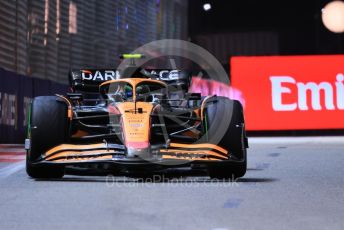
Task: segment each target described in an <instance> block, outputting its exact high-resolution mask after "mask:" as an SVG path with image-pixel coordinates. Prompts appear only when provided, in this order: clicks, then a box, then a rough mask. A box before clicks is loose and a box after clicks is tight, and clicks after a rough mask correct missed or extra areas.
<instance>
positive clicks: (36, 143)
mask: <svg viewBox="0 0 344 230" xmlns="http://www.w3.org/2000/svg"><path fill="white" fill-rule="evenodd" d="M29 122H30V126H29V127H30V129H29V138H30V140H31V143H30V150H28V152H27V156H26V172H27V174H28V175H29V176H30V177H33V178H61V177H63V175H64V167H63V166H55V165H51V166H50V165H44V166H43V165H39V164H34V162H36V161H39V160H40V159H41V157H42V154H44V153H45V152H46V151H48V150H49V149H51V148H53V147H55V146H57V145H60V144H62V143H64V142H65V141H66V139H67V133H68V118H67V105H66V104H65V102H63V101H60V100H59V97H56V96H42V97H36V98H34V100H33V102H32V104H31V116H30V120H29Z"/></svg>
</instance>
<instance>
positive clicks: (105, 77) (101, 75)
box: [81, 70, 119, 81]
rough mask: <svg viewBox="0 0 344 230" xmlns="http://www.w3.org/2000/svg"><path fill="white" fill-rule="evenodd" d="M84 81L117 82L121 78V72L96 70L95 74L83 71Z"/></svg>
mask: <svg viewBox="0 0 344 230" xmlns="http://www.w3.org/2000/svg"><path fill="white" fill-rule="evenodd" d="M81 77H82V80H88V81H110V80H116V79H118V78H119V71H118V70H116V71H114V70H105V71H99V70H96V71H95V72H92V71H89V70H82V71H81Z"/></svg>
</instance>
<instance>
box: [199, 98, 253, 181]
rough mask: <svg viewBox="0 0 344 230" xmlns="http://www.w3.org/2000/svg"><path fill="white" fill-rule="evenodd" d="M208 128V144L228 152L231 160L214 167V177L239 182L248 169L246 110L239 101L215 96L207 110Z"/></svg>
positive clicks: (210, 167)
mask: <svg viewBox="0 0 344 230" xmlns="http://www.w3.org/2000/svg"><path fill="white" fill-rule="evenodd" d="M204 122H206V124H205V126H206V127H208V129H207V136H208V142H210V143H212V144H216V145H218V146H220V147H222V148H224V149H226V150H228V152H229V155H228V157H229V158H232V159H231V160H228V161H222V162H220V163H219V164H216V163H214V164H211V165H209V167H208V173H209V176H210V177H211V178H221V179H223V178H227V179H236V178H238V177H243V176H244V175H245V173H246V169H247V156H246V148H247V147H248V146H247V139H246V132H245V121H244V114H243V107H242V105H241V103H240V102H239V101H237V100H231V99H228V98H226V97H214V98H213V99H211V100H210V103H208V104H207V107H206V110H205V121H204Z"/></svg>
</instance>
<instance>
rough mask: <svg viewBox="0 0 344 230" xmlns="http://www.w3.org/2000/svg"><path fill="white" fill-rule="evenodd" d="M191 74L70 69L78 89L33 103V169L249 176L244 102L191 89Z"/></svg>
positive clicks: (54, 173)
mask: <svg viewBox="0 0 344 230" xmlns="http://www.w3.org/2000/svg"><path fill="white" fill-rule="evenodd" d="M138 56H139V55H127V56H126V58H135V57H138ZM190 76H191V75H190V74H188V73H187V72H186V71H180V70H157V69H154V70H152V69H150V70H147V69H143V68H137V67H127V68H126V69H125V70H124V71H117V70H90V69H84V70H77V71H71V73H70V76H69V78H70V85H71V88H72V91H73V92H72V93H67V95H66V96H62V95H55V96H41V97H36V98H34V100H33V102H32V104H31V107H30V110H29V111H30V112H29V119H28V138H27V139H26V141H25V148H26V149H27V158H26V171H27V173H28V175H29V176H31V177H33V178H60V177H63V175H64V174H65V172H66V171H67V170H66V169H68V168H70V167H73V168H80V169H89V168H93V169H97V170H104V171H107V172H112V173H114V174H116V173H126V172H154V171H159V170H164V169H166V168H171V167H189V168H190V169H191V170H192V169H195V168H197V169H200V168H203V169H205V170H207V171H208V172H209V175H210V176H211V177H215V178H237V177H242V176H244V174H245V172H246V163H247V157H246V148H247V147H248V144H247V143H248V142H247V138H246V133H245V123H244V116H243V108H242V105H241V104H240V102H238V101H236V100H230V99H228V98H225V97H218V96H216V95H210V96H205V97H202V96H201V94H198V93H187V91H188V87H189V85H190V79H191V77H190Z"/></svg>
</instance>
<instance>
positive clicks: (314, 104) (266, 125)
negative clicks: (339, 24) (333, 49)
mask: <svg viewBox="0 0 344 230" xmlns="http://www.w3.org/2000/svg"><path fill="white" fill-rule="evenodd" d="M230 65H231V80H232V81H231V84H232V86H233V87H235V88H237V89H238V90H240V91H241V93H242V95H243V97H244V100H245V104H246V105H245V115H246V128H247V130H302V129H343V128H344V55H315V56H262V57H233V58H231V60H230Z"/></svg>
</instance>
